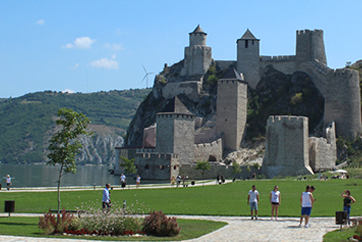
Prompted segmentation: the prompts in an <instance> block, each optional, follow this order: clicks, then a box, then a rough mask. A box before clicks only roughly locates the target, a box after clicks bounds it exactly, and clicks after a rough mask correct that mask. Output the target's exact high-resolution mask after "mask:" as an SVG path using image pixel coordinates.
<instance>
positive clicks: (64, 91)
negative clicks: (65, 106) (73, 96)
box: [62, 88, 75, 93]
mask: <svg viewBox="0 0 362 242" xmlns="http://www.w3.org/2000/svg"><path fill="white" fill-rule="evenodd" d="M62 93H75V91H73V90H71V89H69V88H67V89H65V90H63V91H62Z"/></svg>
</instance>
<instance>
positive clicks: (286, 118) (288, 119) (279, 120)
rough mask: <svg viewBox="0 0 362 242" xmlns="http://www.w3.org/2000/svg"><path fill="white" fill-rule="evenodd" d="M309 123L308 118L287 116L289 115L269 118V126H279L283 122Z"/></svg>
mask: <svg viewBox="0 0 362 242" xmlns="http://www.w3.org/2000/svg"><path fill="white" fill-rule="evenodd" d="M305 121H308V118H307V117H304V116H287V115H276V116H269V118H268V124H269V123H270V124H273V123H275V124H277V123H282V122H290V123H303V122H305Z"/></svg>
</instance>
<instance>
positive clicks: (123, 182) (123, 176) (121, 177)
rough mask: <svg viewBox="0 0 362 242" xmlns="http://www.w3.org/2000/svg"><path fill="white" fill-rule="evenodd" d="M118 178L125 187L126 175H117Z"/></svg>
mask: <svg viewBox="0 0 362 242" xmlns="http://www.w3.org/2000/svg"><path fill="white" fill-rule="evenodd" d="M119 180H121V184H122V187H123V188H125V187H126V176H125V175H124V174H123V173H122V174H121V176H120V177H119Z"/></svg>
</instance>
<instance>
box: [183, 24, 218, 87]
mask: <svg viewBox="0 0 362 242" xmlns="http://www.w3.org/2000/svg"><path fill="white" fill-rule="evenodd" d="M206 35H207V34H206V33H205V32H204V31H203V30H202V29H201V27H200V25H198V26H197V27H196V29H195V30H194V31H193V32H192V33H190V46H188V47H185V59H184V67H183V68H182V70H181V76H189V77H192V79H193V80H201V77H202V75H204V74H205V73H206V72H207V70H208V69H209V67H210V65H211V62H212V57H211V47H208V46H206Z"/></svg>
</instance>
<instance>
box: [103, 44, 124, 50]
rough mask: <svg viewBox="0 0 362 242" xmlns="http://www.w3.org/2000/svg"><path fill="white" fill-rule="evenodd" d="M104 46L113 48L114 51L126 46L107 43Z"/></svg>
mask: <svg viewBox="0 0 362 242" xmlns="http://www.w3.org/2000/svg"><path fill="white" fill-rule="evenodd" d="M104 46H105V47H106V48H109V49H111V50H112V51H119V50H124V47H123V45H122V44H105V45H104Z"/></svg>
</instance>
